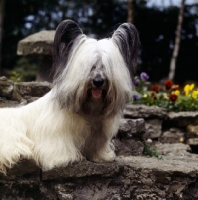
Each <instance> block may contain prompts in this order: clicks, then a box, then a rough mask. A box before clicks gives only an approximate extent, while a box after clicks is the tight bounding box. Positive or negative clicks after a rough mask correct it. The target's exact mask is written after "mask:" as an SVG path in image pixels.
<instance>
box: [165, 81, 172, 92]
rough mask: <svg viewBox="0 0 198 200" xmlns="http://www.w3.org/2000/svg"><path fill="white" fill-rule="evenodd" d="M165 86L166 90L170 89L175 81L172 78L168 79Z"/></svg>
mask: <svg viewBox="0 0 198 200" xmlns="http://www.w3.org/2000/svg"><path fill="white" fill-rule="evenodd" d="M164 86H165V89H166V90H170V89H171V87H172V86H173V82H172V81H171V80H166V81H165V83H164Z"/></svg>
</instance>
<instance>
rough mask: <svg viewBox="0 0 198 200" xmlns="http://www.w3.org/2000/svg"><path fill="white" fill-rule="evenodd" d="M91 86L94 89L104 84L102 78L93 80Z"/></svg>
mask: <svg viewBox="0 0 198 200" xmlns="http://www.w3.org/2000/svg"><path fill="white" fill-rule="evenodd" d="M93 84H94V86H96V87H101V86H102V85H103V84H104V79H102V78H95V79H94V80H93Z"/></svg>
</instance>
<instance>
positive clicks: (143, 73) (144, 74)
mask: <svg viewBox="0 0 198 200" xmlns="http://www.w3.org/2000/svg"><path fill="white" fill-rule="evenodd" d="M140 78H141V80H142V81H147V80H148V79H149V76H148V74H147V73H145V72H142V73H141V74H140Z"/></svg>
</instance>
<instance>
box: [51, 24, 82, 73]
mask: <svg viewBox="0 0 198 200" xmlns="http://www.w3.org/2000/svg"><path fill="white" fill-rule="evenodd" d="M81 34H83V32H82V30H81V28H80V27H79V26H78V24H77V23H76V22H74V21H72V20H64V21H62V22H61V23H60V24H59V25H58V27H57V29H56V33H55V37H54V66H53V67H54V68H56V69H54V70H55V71H56V72H57V68H62V67H64V66H65V65H66V62H67V59H68V55H69V52H70V50H71V47H72V45H73V43H74V41H75V39H76V38H77V37H78V36H79V35H81ZM63 65H64V66H63ZM58 71H59V70H58Z"/></svg>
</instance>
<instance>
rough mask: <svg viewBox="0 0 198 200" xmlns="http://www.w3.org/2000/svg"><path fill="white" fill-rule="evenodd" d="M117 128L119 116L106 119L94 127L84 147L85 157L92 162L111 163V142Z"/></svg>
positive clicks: (113, 156) (113, 155) (112, 151)
mask: <svg viewBox="0 0 198 200" xmlns="http://www.w3.org/2000/svg"><path fill="white" fill-rule="evenodd" d="M118 127H119V116H115V117H114V118H111V119H106V120H105V121H103V122H102V124H98V125H95V128H94V132H92V134H91V136H90V138H88V141H86V143H87V144H86V145H85V152H86V153H85V154H86V157H87V158H88V159H89V160H91V161H93V162H112V161H113V160H114V159H115V153H114V145H113V143H112V142H111V139H112V138H113V136H114V135H115V134H116V133H117V131H118Z"/></svg>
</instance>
